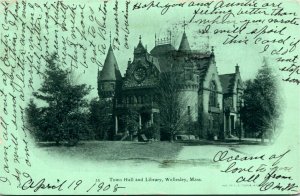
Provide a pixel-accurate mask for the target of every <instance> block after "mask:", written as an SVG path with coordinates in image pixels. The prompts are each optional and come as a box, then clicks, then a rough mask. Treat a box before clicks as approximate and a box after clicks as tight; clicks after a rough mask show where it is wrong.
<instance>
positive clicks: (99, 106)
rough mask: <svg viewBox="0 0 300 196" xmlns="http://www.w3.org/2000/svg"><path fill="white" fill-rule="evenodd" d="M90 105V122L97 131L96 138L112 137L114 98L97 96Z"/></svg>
mask: <svg viewBox="0 0 300 196" xmlns="http://www.w3.org/2000/svg"><path fill="white" fill-rule="evenodd" d="M89 107H90V113H89V122H90V125H91V127H92V129H93V130H94V132H95V136H96V139H98V140H106V139H112V131H113V118H112V109H113V103H112V100H106V99H97V98H95V99H92V100H91V102H90V106H89Z"/></svg>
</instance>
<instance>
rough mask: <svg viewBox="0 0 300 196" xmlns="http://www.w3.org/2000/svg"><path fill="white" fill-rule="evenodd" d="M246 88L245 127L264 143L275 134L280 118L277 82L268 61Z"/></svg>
mask: <svg viewBox="0 0 300 196" xmlns="http://www.w3.org/2000/svg"><path fill="white" fill-rule="evenodd" d="M245 86H246V88H245V91H244V95H243V99H244V106H243V107H242V109H241V118H242V121H243V123H244V127H245V129H246V130H247V131H250V132H254V133H256V134H258V135H259V136H260V138H261V141H262V142H264V138H265V137H266V135H268V134H269V135H273V134H274V133H275V131H276V128H277V126H278V123H277V122H278V119H279V117H280V101H279V94H278V87H277V80H276V76H275V75H274V73H273V70H272V69H271V68H270V67H269V66H268V65H267V63H266V61H264V64H263V66H262V68H261V69H260V70H258V73H257V75H256V78H255V79H254V80H248V81H246V82H245ZM269 138H270V137H269Z"/></svg>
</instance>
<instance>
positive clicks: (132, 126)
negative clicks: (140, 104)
mask: <svg viewBox="0 0 300 196" xmlns="http://www.w3.org/2000/svg"><path fill="white" fill-rule="evenodd" d="M120 121H121V124H123V126H124V128H125V133H126V134H129V135H130V137H131V140H132V136H133V135H134V134H135V133H137V132H138V131H139V113H138V112H137V111H136V110H135V109H134V108H128V109H126V110H125V111H124V112H123V115H122V116H121V117H120Z"/></svg>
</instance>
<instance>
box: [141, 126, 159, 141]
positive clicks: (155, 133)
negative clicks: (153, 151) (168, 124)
mask: <svg viewBox="0 0 300 196" xmlns="http://www.w3.org/2000/svg"><path fill="white" fill-rule="evenodd" d="M144 134H145V135H146V137H147V138H148V139H152V138H153V139H157V140H160V132H159V127H158V126H156V124H153V125H152V126H150V127H148V128H146V129H145V131H144Z"/></svg>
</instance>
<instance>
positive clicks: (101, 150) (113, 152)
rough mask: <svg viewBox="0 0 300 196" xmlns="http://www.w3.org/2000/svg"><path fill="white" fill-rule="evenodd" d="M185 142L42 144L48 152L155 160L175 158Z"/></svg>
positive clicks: (88, 156) (103, 157)
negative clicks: (69, 145)
mask: <svg viewBox="0 0 300 196" xmlns="http://www.w3.org/2000/svg"><path fill="white" fill-rule="evenodd" d="M182 146H183V144H180V143H170V142H152V143H142V142H127V141H122V142H121V141H82V142H80V143H79V144H78V145H77V146H74V147H67V146H49V145H45V144H44V145H41V146H40V147H41V149H43V150H45V151H47V152H48V154H50V155H51V154H56V155H62V156H70V157H74V156H75V157H77V158H82V159H90V160H96V161H101V160H131V159H145V160H153V161H159V162H161V161H163V160H174V159H175V158H176V156H177V155H178V153H179V151H180V150H181V149H182Z"/></svg>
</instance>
